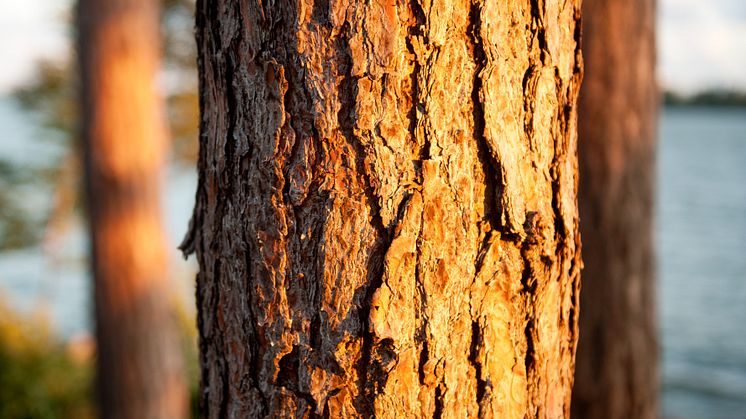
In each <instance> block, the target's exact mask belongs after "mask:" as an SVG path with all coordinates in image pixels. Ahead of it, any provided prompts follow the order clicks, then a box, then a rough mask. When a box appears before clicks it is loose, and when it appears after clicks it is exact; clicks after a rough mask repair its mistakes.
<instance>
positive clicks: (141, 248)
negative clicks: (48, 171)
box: [77, 0, 187, 419]
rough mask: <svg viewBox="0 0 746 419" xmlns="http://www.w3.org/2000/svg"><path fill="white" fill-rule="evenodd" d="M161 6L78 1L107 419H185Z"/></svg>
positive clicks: (135, 0)
mask: <svg viewBox="0 0 746 419" xmlns="http://www.w3.org/2000/svg"><path fill="white" fill-rule="evenodd" d="M158 7H159V3H158V2H156V1H150V0H80V2H79V4H78V10H77V12H78V16H77V17H78V30H79V33H78V42H79V44H78V47H79V58H80V66H81V82H82V83H81V84H82V86H81V87H82V104H83V133H82V134H83V144H84V149H85V183H86V190H87V198H88V199H87V206H88V215H89V219H90V233H91V248H92V271H93V277H94V301H95V315H96V336H97V343H98V345H97V349H98V352H97V363H98V385H97V390H98V396H99V401H100V413H101V416H102V417H105V418H132V419H134V418H137V419H141V418H164V419H166V418H168V419H172V418H180V417H186V416H187V392H186V382H185V378H184V374H183V365H182V359H181V356H180V349H181V347H180V344H179V340H178V339H179V338H178V334H177V330H176V324H175V321H174V320H175V319H174V318H173V313H172V312H171V303H170V298H169V297H170V296H169V294H168V269H167V252H166V247H165V246H166V245H165V240H164V237H163V232H162V226H161V209H160V203H159V200H160V187H159V184H160V175H161V173H160V169H161V165H162V160H163V157H164V152H165V150H166V146H167V136H166V134H167V132H166V129H165V125H164V120H163V118H162V116H163V112H162V109H161V102H160V100H159V98H158V96H157V94H156V88H155V83H154V82H155V80H154V79H155V76H156V71H157V64H158V56H159V50H158V39H159V26H158Z"/></svg>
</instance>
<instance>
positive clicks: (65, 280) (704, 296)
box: [0, 100, 746, 419]
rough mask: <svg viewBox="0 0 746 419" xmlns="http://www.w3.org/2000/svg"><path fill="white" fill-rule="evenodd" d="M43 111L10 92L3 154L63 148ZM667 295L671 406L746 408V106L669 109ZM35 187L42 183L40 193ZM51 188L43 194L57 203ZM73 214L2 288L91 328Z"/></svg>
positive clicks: (2, 117) (188, 184)
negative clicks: (46, 131)
mask: <svg viewBox="0 0 746 419" xmlns="http://www.w3.org/2000/svg"><path fill="white" fill-rule="evenodd" d="M33 123H34V121H33V120H32V119H31V118H30V117H29V116H26V115H23V114H22V113H20V111H19V110H18V109H17V108H16V107H14V106H13V105H12V104H11V103H10V102H9V101H8V100H0V126H3V127H4V130H5V131H4V132H5V134H3V135H4V137H2V141H0V157H8V156H10V157H12V158H14V159H26V158H28V159H33V158H40V157H39V156H46V157H42V158H52V157H54V156H55V155H56V154H55V153H59V152H61V151H60V150H59V149H58V148H55V146H54V144H55V143H54V142H53V141H47V142H41V143H40V142H39V141H37V140H36V139H35V138H36V137H38V135H39V132H38V131H37V130H34V129H33V128H31V126H33ZM658 172H659V175H658V199H657V209H656V217H657V220H656V221H657V227H656V242H657V248H658V273H659V285H658V301H659V318H660V330H661V347H662V357H663V359H662V361H663V365H662V377H661V382H662V384H663V399H662V406H661V409H662V413H663V416H664V417H666V418H678V419H707V418H713V419H715V418H718V419H721V418H722V419H737V418H746V110H739V111H733V110H712V109H689V110H667V111H664V112H663V113H662V115H661V122H660V140H659V147H658ZM195 184H196V176H195V174H194V169H193V168H173V167H172V168H171V169H170V170H169V173H167V175H166V178H165V191H166V193H165V198H164V217H165V221H166V228H167V232H168V237H169V238H170V240H171V242H172V243H174V245H172V261H173V263H172V266H173V268H172V270H173V271H174V278H175V281H176V282H177V283H178V284H180V285H181V286H182V288H183V290H184V291H185V292H184V293H185V294H186V295H188V294H189V293H190V292H191V290H190V287H191V278H193V272H194V264H193V262H184V261H183V260H182V259H181V258H180V256H179V254H178V252H177V251H176V250H175V243H178V242H179V240H180V239H181V237H182V236H183V234H184V231H185V229H186V225H187V223H188V220H189V216H190V214H191V208H192V202H193V196H194V190H195ZM31 193H32V195H34V194H33V191H31ZM49 196H50V194H49V193H48V192H42V191H39V192H37V193H36V194H35V196H32V197H31V198H32V199H33V202H35V206H37V207H39V208H40V209H43V208H44V206H45V205H46V206H48V205H49ZM81 224H82V223H81V222H80V221H79V220H78V221H74V222H73V223H72V225H71V227H70V229H69V231H68V233H67V234H66V235H65V237H64V239H63V243H62V245H60V246H58V248H61V249H62V250H61V251H58V252H57V253H55V254H54V255H53V256H54V257H50V255H49V253H48V252H47V253H45V252H44V251H42V249H28V250H23V251H16V252H6V253H4V254H3V253H0V295H1V294H5V295H4V296H5V298H6V299H7V300H10V302H11V303H12V304H13V305H14V306H15V307H16V308H18V309H20V310H24V311H30V310H33V309H35V308H38V307H40V306H43V307H46V308H47V310H48V312H49V314H50V317H51V318H52V319H53V321H54V326H55V328H56V330H58V331H59V333H60V334H61V335H63V336H72V335H74V334H77V333H84V332H86V331H88V330H90V327H91V323H90V320H89V319H90V316H89V313H90V311H91V308H90V299H89V297H88V290H89V288H88V278H87V273H86V269H85V264H84V262H83V260H84V258H83V254H84V251H85V249H86V243H85V238H84V235H83V234H82V228H81Z"/></svg>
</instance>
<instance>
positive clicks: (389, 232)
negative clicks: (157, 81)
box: [182, 0, 581, 418]
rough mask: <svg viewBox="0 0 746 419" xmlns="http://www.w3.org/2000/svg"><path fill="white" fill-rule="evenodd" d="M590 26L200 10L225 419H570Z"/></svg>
mask: <svg viewBox="0 0 746 419" xmlns="http://www.w3.org/2000/svg"><path fill="white" fill-rule="evenodd" d="M578 8H579V6H578V4H577V2H575V1H571V2H567V3H565V4H564V6H560V5H559V4H557V3H555V2H549V3H547V4H545V3H544V2H529V1H525V2H485V3H481V2H474V3H468V2H458V1H455V2H442V1H441V2H422V3H419V2H417V1H414V2H397V1H393V0H390V1H382V2H379V1H375V2H368V1H350V2H337V1H321V0H319V1H316V2H307V1H304V0H301V1H299V2H297V3H275V2H263V1H262V2H240V3H239V2H229V1H226V0H223V1H206V0H200V1H198V4H197V40H198V41H197V42H198V48H199V64H200V69H199V70H200V92H201V114H202V120H201V138H200V145H201V147H200V160H199V176H200V178H199V187H198V191H197V204H196V208H195V212H194V217H193V220H192V228H191V229H190V233H189V234H188V236H187V238H186V240H185V242H184V244H183V245H182V246H183V247H182V248H183V249H184V251H185V252H186V253H190V252H192V251H194V250H196V253H197V257H198V260H199V264H200V272H199V275H198V281H197V282H198V284H197V299H198V306H199V327H200V335H201V339H200V352H201V368H202V384H201V385H202V400H201V409H202V413H203V415H204V416H205V417H208V418H222V417H249V418H254V417H266V416H269V417H316V416H327V417H372V416H375V417H383V418H401V417H453V418H460V417H477V416H480V417H496V418H512V417H515V418H524V417H542V418H543V417H551V418H554V417H563V416H566V415H568V414H569V408H570V389H571V387H572V380H573V363H574V353H575V344H576V338H577V324H576V322H577V309H578V286H579V282H578V281H579V275H578V271H579V269H580V263H579V235H578V232H577V228H578V217H577V207H576V189H577V188H576V184H577V160H576V135H575V126H576V122H575V121H576V108H575V100H576V96H577V90H578V87H579V83H580V77H581V62H580V56H579V50H578V48H579V45H578V41H579V39H578V38H579V27H578V22H579V9H578Z"/></svg>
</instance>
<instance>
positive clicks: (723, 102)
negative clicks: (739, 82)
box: [663, 89, 746, 107]
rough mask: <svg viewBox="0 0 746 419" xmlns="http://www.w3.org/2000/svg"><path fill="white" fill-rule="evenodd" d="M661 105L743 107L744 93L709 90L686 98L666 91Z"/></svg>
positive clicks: (745, 99) (745, 102) (745, 98)
mask: <svg viewBox="0 0 746 419" xmlns="http://www.w3.org/2000/svg"><path fill="white" fill-rule="evenodd" d="M663 103H664V104H665V105H667V106H707V107H744V106H746V92H739V91H735V90H728V89H710V90H704V91H701V92H698V93H695V94H693V95H690V96H686V95H682V94H679V93H676V92H672V91H666V92H664V93H663Z"/></svg>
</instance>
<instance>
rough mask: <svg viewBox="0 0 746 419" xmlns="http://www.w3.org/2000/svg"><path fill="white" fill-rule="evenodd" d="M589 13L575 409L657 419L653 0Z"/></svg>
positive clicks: (591, 8)
mask: <svg viewBox="0 0 746 419" xmlns="http://www.w3.org/2000/svg"><path fill="white" fill-rule="evenodd" d="M583 12H584V18H583V24H584V29H583V31H584V34H583V40H584V45H583V51H584V56H585V63H586V78H585V81H584V82H583V89H582V92H581V99H580V117H579V118H580V119H579V120H580V125H579V138H580V140H579V154H580V174H581V178H580V198H579V199H580V217H581V220H582V221H581V228H580V229H581V233H582V236H583V243H584V252H583V259H584V261H585V269H584V270H583V292H582V298H581V312H582V313H583V315H582V316H581V317H580V341H579V349H578V363H577V371H576V385H575V390H574V392H573V416H574V417H576V418H578V419H582V418H589V419H590V418H607V419H615V418H643V419H644V418H655V417H657V396H658V368H657V341H656V327H655V323H656V322H655V310H654V307H655V292H654V291H655V289H654V277H653V276H654V266H653V263H654V256H653V239H652V218H653V193H654V190H653V182H654V175H655V171H654V160H655V159H654V155H655V136H656V121H657V107H658V90H657V86H656V81H655V1H654V0H639V1H631V2H630V1H626V0H597V1H586V2H584V3H583Z"/></svg>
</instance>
